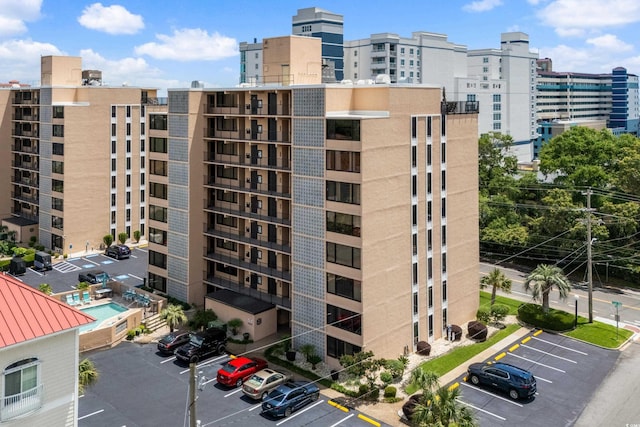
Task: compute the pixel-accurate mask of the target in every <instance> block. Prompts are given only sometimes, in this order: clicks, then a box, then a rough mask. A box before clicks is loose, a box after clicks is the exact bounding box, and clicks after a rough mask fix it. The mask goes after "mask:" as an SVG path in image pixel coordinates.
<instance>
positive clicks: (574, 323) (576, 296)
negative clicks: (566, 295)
mask: <svg viewBox="0 0 640 427" xmlns="http://www.w3.org/2000/svg"><path fill="white" fill-rule="evenodd" d="M574 298H575V299H576V318H575V320H574V322H573V329H575V328H577V327H578V300H579V299H580V295H574Z"/></svg>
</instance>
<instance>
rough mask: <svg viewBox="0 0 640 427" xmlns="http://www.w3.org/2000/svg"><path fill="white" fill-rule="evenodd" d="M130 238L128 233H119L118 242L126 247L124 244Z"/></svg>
mask: <svg viewBox="0 0 640 427" xmlns="http://www.w3.org/2000/svg"><path fill="white" fill-rule="evenodd" d="M128 238H129V236H127V233H125V232H122V233H118V241H119V242H120V244H121V245H124V242H126V241H127V239H128Z"/></svg>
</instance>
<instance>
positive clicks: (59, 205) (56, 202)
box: [51, 197, 64, 211]
mask: <svg viewBox="0 0 640 427" xmlns="http://www.w3.org/2000/svg"><path fill="white" fill-rule="evenodd" d="M63 206H64V204H63V201H62V199H58V198H57V197H52V198H51V209H55V210H57V211H62V210H64V209H63Z"/></svg>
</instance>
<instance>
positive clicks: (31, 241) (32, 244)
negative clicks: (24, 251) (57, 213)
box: [29, 236, 38, 248]
mask: <svg viewBox="0 0 640 427" xmlns="http://www.w3.org/2000/svg"><path fill="white" fill-rule="evenodd" d="M37 241H38V238H37V237H36V236H31V237H30V238H29V247H31V248H32V247H34V246H35V244H36V242H37Z"/></svg>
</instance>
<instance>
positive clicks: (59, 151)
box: [51, 142, 64, 156]
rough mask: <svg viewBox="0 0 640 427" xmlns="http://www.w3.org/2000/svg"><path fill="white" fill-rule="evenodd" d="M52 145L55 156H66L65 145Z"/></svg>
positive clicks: (55, 143)
mask: <svg viewBox="0 0 640 427" xmlns="http://www.w3.org/2000/svg"><path fill="white" fill-rule="evenodd" d="M51 145H52V149H53V151H52V154H55V155H56V156H64V145H63V144H60V143H57V142H54V143H53V144H51Z"/></svg>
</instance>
